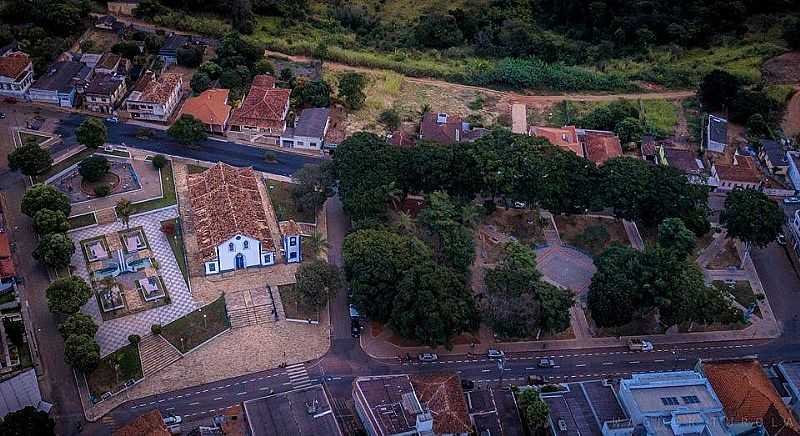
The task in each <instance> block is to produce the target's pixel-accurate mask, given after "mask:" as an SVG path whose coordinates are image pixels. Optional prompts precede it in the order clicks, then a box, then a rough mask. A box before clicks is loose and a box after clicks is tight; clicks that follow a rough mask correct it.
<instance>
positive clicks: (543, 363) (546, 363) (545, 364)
mask: <svg viewBox="0 0 800 436" xmlns="http://www.w3.org/2000/svg"><path fill="white" fill-rule="evenodd" d="M536 366H538V367H539V368H552V367H554V366H556V362H555V361H553V359H539V361H538V362H536Z"/></svg>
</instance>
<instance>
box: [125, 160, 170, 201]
mask: <svg viewBox="0 0 800 436" xmlns="http://www.w3.org/2000/svg"><path fill="white" fill-rule="evenodd" d="M161 190H162V191H163V192H164V195H163V196H162V197H161V198H157V199H155V200H148V201H144V202H141V203H134V204H133V205H131V206H132V209H133V213H134V214H137V213H142V212H147V211H151V210H156V209H161V208H162V207H167V206H171V205H173V204H175V203H177V202H178V196H177V194H176V193H175V178H174V176H173V175H172V163H171V162H167V164H166V165H164V167H163V168H161Z"/></svg>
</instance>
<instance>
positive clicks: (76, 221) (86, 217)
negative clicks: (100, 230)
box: [69, 212, 97, 230]
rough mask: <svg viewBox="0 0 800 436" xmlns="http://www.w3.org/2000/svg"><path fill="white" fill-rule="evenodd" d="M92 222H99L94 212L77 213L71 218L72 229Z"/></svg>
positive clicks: (70, 226) (70, 225) (89, 224)
mask: <svg viewBox="0 0 800 436" xmlns="http://www.w3.org/2000/svg"><path fill="white" fill-rule="evenodd" d="M92 224H97V218H96V217H95V216H94V212H92V213H87V214H83V215H77V216H74V217H72V218H70V219H69V228H70V230H75V229H79V228H81V227H86V226H91V225H92Z"/></svg>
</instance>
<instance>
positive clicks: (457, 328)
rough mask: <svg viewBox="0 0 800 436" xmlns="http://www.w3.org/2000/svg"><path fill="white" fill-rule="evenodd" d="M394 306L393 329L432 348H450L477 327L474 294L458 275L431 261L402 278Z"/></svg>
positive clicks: (419, 264)
mask: <svg viewBox="0 0 800 436" xmlns="http://www.w3.org/2000/svg"><path fill="white" fill-rule="evenodd" d="M392 306H393V308H392V313H391V318H390V323H391V326H392V329H393V330H394V331H395V332H397V333H398V334H399V335H401V336H402V337H405V338H410V339H414V340H417V341H420V342H421V343H423V344H425V345H428V346H431V347H436V346H439V345H444V346H445V347H448V348H449V347H451V345H452V338H453V337H454V336H457V335H458V334H460V333H462V332H464V331H468V330H471V329H474V328H475V327H477V320H478V314H477V310H476V308H475V303H474V301H473V299H472V292H471V291H470V290H469V289H468V288H467V286H466V284H465V283H464V281H463V279H462V278H461V277H460V276H459V275H458V274H456V273H455V272H453V271H452V270H450V269H448V268H446V267H443V266H439V265H436V264H435V263H433V261H431V260H422V261H421V262H420V263H418V264H417V265H416V266H415V267H414V268H412V269H411V270H410V271H408V272H407V273H406V274H404V275H403V278H402V280H401V281H400V282H399V283H398V285H397V295H395V296H394V301H393V304H392Z"/></svg>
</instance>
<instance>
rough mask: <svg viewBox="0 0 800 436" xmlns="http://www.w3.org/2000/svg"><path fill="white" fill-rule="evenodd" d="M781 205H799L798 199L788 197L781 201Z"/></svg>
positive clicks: (799, 199) (799, 198)
mask: <svg viewBox="0 0 800 436" xmlns="http://www.w3.org/2000/svg"><path fill="white" fill-rule="evenodd" d="M783 204H800V197H788V198H784V199H783Z"/></svg>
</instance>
